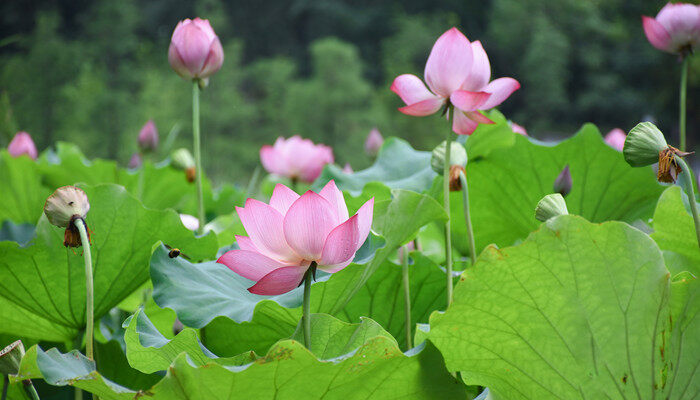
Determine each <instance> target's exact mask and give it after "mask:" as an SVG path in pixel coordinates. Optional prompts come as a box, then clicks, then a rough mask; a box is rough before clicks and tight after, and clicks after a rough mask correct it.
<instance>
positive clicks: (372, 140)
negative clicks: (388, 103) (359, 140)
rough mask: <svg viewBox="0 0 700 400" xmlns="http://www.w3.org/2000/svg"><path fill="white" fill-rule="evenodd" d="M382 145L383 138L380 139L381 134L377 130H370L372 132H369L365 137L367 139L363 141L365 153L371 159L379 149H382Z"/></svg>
mask: <svg viewBox="0 0 700 400" xmlns="http://www.w3.org/2000/svg"><path fill="white" fill-rule="evenodd" d="M382 144H384V138H383V137H382V134H381V132H379V129H377V128H372V130H371V131H369V135H367V139H366V140H365V153H367V154H368V155H369V156H371V157H376V156H377V153H379V149H380V148H381V147H382Z"/></svg>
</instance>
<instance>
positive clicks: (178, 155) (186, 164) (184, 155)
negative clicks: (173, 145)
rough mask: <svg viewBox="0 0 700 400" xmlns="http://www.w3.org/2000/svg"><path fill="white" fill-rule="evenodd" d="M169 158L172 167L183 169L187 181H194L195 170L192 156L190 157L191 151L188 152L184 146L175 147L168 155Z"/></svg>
mask: <svg viewBox="0 0 700 400" xmlns="http://www.w3.org/2000/svg"><path fill="white" fill-rule="evenodd" d="M170 158H171V159H172V161H173V167H175V168H178V169H182V170H184V171H185V175H186V177H187V182H190V183H192V182H194V179H195V172H196V170H195V164H194V157H192V153H190V151H189V150H187V149H184V148H182V149H177V150H175V151H173V153H172V154H171V155H170Z"/></svg>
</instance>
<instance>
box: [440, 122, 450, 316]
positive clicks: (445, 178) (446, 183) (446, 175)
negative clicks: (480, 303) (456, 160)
mask: <svg viewBox="0 0 700 400" xmlns="http://www.w3.org/2000/svg"><path fill="white" fill-rule="evenodd" d="M446 142H447V143H446V146H445V166H444V167H443V170H442V194H443V197H444V199H443V204H444V206H445V213H447V221H445V270H446V271H447V278H446V279H447V281H446V288H447V306H448V307H449V306H450V304H452V233H451V231H450V151H451V150H452V149H451V147H452V131H451V130H450V131H447V138H446Z"/></svg>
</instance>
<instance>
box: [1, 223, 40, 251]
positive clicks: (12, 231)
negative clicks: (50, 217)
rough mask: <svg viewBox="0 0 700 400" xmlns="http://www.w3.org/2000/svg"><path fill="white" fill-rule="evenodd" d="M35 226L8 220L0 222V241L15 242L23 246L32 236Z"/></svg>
mask: <svg viewBox="0 0 700 400" xmlns="http://www.w3.org/2000/svg"><path fill="white" fill-rule="evenodd" d="M35 231H36V226H34V224H30V223H26V222H25V223H23V224H15V223H14V222H12V221H10V220H5V221H3V222H2V223H0V242H4V241H11V242H17V243H18V244H19V245H20V246H24V245H26V244H27V243H29V242H30V241H31V240H32V239H33V238H34V233H35Z"/></svg>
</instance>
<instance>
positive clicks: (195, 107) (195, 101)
mask: <svg viewBox="0 0 700 400" xmlns="http://www.w3.org/2000/svg"><path fill="white" fill-rule="evenodd" d="M192 136H193V137H194V165H195V182H196V185H197V218H198V219H199V228H197V233H198V234H201V233H202V232H203V231H204V225H205V224H206V221H205V220H204V200H203V195H202V150H201V148H200V147H201V140H200V135H199V82H198V81H197V79H195V80H193V81H192Z"/></svg>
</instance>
